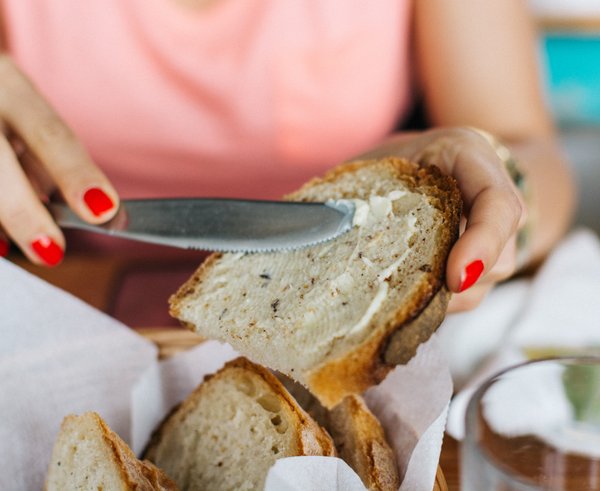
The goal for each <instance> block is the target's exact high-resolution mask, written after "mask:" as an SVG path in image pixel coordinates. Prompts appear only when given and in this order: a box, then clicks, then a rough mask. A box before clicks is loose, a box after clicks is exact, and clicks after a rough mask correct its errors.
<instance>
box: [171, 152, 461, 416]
mask: <svg viewBox="0 0 600 491" xmlns="http://www.w3.org/2000/svg"><path fill="white" fill-rule="evenodd" d="M287 199H290V200H294V201H326V200H328V199H351V200H355V203H356V213H355V220H354V221H355V226H354V227H353V228H352V230H351V231H350V232H348V233H346V234H344V235H343V236H341V237H338V238H336V239H335V240H332V241H329V242H327V243H324V244H319V245H315V246H312V247H308V248H304V249H301V250H295V251H288V252H277V253H269V254H214V255H212V256H210V257H209V258H208V259H207V260H206V261H205V262H204V263H203V264H202V265H201V266H200V268H199V269H198V270H197V271H196V273H195V274H194V275H193V276H192V278H190V279H189V280H188V281H187V282H186V283H185V284H184V285H183V286H182V287H181V288H180V289H179V291H178V292H177V293H176V294H175V295H174V296H173V297H172V298H171V300H170V304H171V314H172V315H173V316H175V317H176V318H178V319H180V320H181V321H182V323H184V324H185V325H188V326H189V327H191V328H192V329H194V330H196V332H198V333H199V334H200V335H202V336H204V337H207V338H213V339H219V340H221V341H225V342H228V343H230V344H231V345H232V346H233V347H234V348H235V349H236V350H238V351H239V352H241V353H242V354H243V355H245V356H247V357H249V358H250V359H251V360H253V361H255V362H257V363H260V364H262V365H265V366H268V367H270V368H273V369H276V370H278V371H280V372H283V373H285V374H287V375H289V376H290V377H292V378H294V379H295V380H297V381H299V382H301V383H302V384H303V385H305V386H307V387H308V388H309V389H310V390H311V392H313V393H314V394H315V395H317V397H318V398H319V399H320V400H321V402H322V403H323V404H325V405H326V406H327V407H333V406H334V405H335V404H337V403H338V402H340V401H341V400H342V399H343V397H344V396H346V395H348V394H353V393H362V392H363V391H364V390H365V389H366V388H368V387H369V386H371V385H374V384H376V383H378V382H380V381H381V380H382V379H383V378H384V377H385V375H386V374H387V373H388V371H389V370H390V369H391V368H392V367H393V366H394V365H395V364H397V363H405V362H407V361H408V360H409V359H410V358H411V357H412V356H413V355H414V354H415V352H416V349H417V347H418V345H419V344H420V343H422V342H423V341H425V340H427V339H428V338H429V336H430V335H431V334H432V333H433V331H434V330H435V329H436V328H437V326H438V325H439V323H440V322H441V320H442V319H443V316H444V314H445V310H446V306H447V303H448V300H449V296H450V295H449V292H448V290H447V289H446V287H445V264H446V260H447V257H448V254H449V251H450V248H451V247H452V245H453V243H454V242H455V240H456V238H457V237H458V226H459V220H460V214H461V200H460V194H459V191H458V189H457V187H456V184H455V182H454V180H453V179H452V178H451V177H448V176H446V175H443V174H442V173H441V172H440V171H439V170H438V169H437V168H436V167H432V166H427V167H419V166H418V165H416V164H413V163H410V162H408V161H405V160H401V159H396V158H386V159H382V160H371V161H361V162H354V163H351V164H345V165H342V166H339V167H337V168H335V169H333V170H332V171H330V172H329V173H327V174H326V175H325V176H324V177H323V178H318V179H314V180H312V181H311V182H309V183H308V184H306V185H305V186H304V187H302V188H301V189H300V190H299V191H297V192H295V193H293V194H292V195H290V196H288V197H287ZM423 313H424V315H421V314H423Z"/></svg>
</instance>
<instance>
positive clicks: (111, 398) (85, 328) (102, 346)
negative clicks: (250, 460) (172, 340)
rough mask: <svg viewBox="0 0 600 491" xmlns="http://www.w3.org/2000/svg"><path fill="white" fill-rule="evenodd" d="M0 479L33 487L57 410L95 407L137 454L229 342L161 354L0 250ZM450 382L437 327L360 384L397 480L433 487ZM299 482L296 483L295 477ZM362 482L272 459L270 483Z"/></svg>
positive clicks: (331, 464)
mask: <svg viewBox="0 0 600 491" xmlns="http://www.w3.org/2000/svg"><path fill="white" fill-rule="evenodd" d="M0 291H2V292H3V295H1V296H0V312H1V314H0V334H1V338H0V339H1V341H0V456H1V457H2V458H0V489H2V490H4V489H6V490H38V489H41V488H42V486H43V482H44V477H45V474H46V469H47V466H48V463H49V460H50V455H51V450H52V445H53V443H54V440H55V438H56V435H57V433H58V429H59V426H60V423H61V421H62V419H63V417H64V416H65V415H67V414H69V413H76V414H81V413H83V412H85V411H90V410H91V411H96V412H98V413H99V414H100V415H101V416H102V417H103V418H104V419H105V420H106V421H107V423H108V424H109V426H110V427H111V428H113V429H114V430H115V431H116V432H117V433H118V434H119V435H120V436H121V437H122V438H123V439H124V440H125V441H127V442H128V443H129V444H130V445H131V446H132V448H133V450H134V451H135V452H136V453H139V452H140V451H141V450H142V449H143V447H144V445H145V444H146V442H147V439H148V437H149V435H150V432H151V431H152V429H153V428H154V427H155V425H156V424H158V422H159V421H160V420H161V419H162V418H163V417H164V415H165V414H166V413H167V411H168V410H169V409H170V408H171V407H172V406H173V405H174V404H176V403H178V402H179V401H181V400H182V399H183V398H184V397H186V396H187V394H188V393H189V392H191V391H192V390H193V388H194V387H196V386H197V384H198V383H199V382H200V381H201V380H202V378H203V377H204V375H206V374H208V373H213V372H214V371H216V370H217V369H218V368H220V367H221V366H222V365H223V363H225V362H226V361H227V360H229V359H232V358H234V357H235V356H237V355H236V353H235V352H234V351H233V349H232V348H231V347H229V346H227V345H222V344H219V343H216V342H207V343H203V344H202V345H200V346H198V347H197V348H195V349H192V350H190V351H188V352H185V353H182V354H180V355H177V356H174V357H172V358H170V359H169V360H167V361H165V362H161V363H159V362H158V361H157V352H156V348H155V347H154V345H153V344H151V343H150V342H148V341H146V340H145V339H143V338H142V337H140V336H139V335H137V334H136V333H135V332H134V331H132V330H130V329H129V328H127V327H125V326H123V325H121V324H119V323H118V322H116V321H115V320H113V319H111V318H109V317H108V316H106V315H104V314H102V313H100V312H98V311H96V310H94V309H93V308H91V307H89V306H88V305H86V304H84V303H83V302H81V301H80V300H78V299H76V298H74V297H72V296H71V295H69V294H67V293H65V292H63V291H61V290H59V289H57V288H54V287H52V286H50V285H48V284H46V283H44V282H43V281H41V280H39V279H38V278H36V277H34V276H32V275H30V274H28V273H26V272H25V271H23V270H21V269H20V268H18V267H16V266H14V265H12V264H11V263H9V262H7V261H5V260H1V259H0ZM451 392H452V385H451V380H450V375H449V372H448V370H447V367H446V365H445V361H444V356H443V354H442V352H441V349H440V347H439V344H438V343H437V340H436V338H435V336H434V337H433V338H432V339H431V340H430V341H429V342H428V343H426V344H424V345H422V346H421V347H420V348H419V350H418V353H417V356H416V357H415V358H414V359H413V360H411V362H410V363H409V364H408V365H407V366H404V367H398V368H397V369H396V370H394V371H393V372H392V373H391V374H390V376H388V378H386V380H385V381H384V382H383V383H382V384H380V385H379V386H378V387H376V388H373V389H371V390H369V391H368V392H367V394H366V398H367V401H368V403H369V404H370V405H371V408H372V409H373V411H374V413H375V414H376V415H377V416H378V417H379V418H380V419H381V421H382V423H383V425H384V428H385V430H386V433H387V435H388V439H389V441H390V442H391V444H392V446H393V448H394V450H395V452H396V457H397V461H398V465H399V468H400V472H401V474H402V475H403V476H404V481H403V484H402V486H401V488H400V489H402V490H406V491H411V490H415V491H423V490H429V489H432V488H433V483H434V479H435V472H436V468H437V462H438V460H439V454H440V448H441V441H442V436H443V428H444V423H445V419H446V413H447V407H448V402H449V399H450V395H451ZM298 486H300V487H298ZM286 489H289V490H293V489H303V490H307V491H310V490H312V489H314V490H321V489H327V490H330V489H339V490H345V489H357V490H358V489H360V490H364V486H362V484H361V483H360V480H359V479H358V477H357V476H356V474H354V472H353V471H352V470H351V469H350V468H349V467H348V466H347V465H345V464H344V463H343V462H342V461H340V460H339V459H333V458H308V457H301V458H291V459H281V460H280V461H278V462H277V465H275V466H274V467H273V468H272V469H271V472H270V474H269V476H268V482H267V485H266V488H265V490H266V491H284V490H286Z"/></svg>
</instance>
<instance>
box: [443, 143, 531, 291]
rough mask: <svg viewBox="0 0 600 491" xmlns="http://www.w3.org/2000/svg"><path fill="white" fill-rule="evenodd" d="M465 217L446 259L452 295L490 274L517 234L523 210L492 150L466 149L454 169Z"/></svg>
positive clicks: (482, 148) (448, 282)
mask: <svg viewBox="0 0 600 491" xmlns="http://www.w3.org/2000/svg"><path fill="white" fill-rule="evenodd" d="M453 174H454V176H455V177H456V179H457V181H458V183H459V187H460V189H461V193H462V195H463V200H464V205H465V211H466V214H467V216H468V219H467V225H466V229H465V231H464V233H463V234H462V235H461V236H460V238H459V240H458V241H457V242H456V244H455V245H454V247H453V248H452V251H451V253H450V256H449V258H448V267H447V274H446V281H447V284H448V287H449V288H450V289H451V290H452V291H454V292H460V291H464V290H466V289H467V288H470V287H471V286H472V285H473V284H474V283H475V282H476V281H477V280H478V279H479V277H481V275H483V274H485V273H488V272H490V271H491V270H492V269H493V267H494V265H495V264H496V262H497V260H498V258H499V256H500V254H501V252H502V251H503V250H504V248H505V247H506V245H507V243H508V242H509V240H510V239H511V238H512V237H513V236H514V234H515V233H516V230H517V227H518V224H519V222H520V219H521V216H522V213H523V208H522V205H521V201H520V200H519V197H518V196H517V193H516V192H515V188H514V186H513V184H512V182H511V181H510V178H509V177H508V175H507V173H506V172H505V170H504V168H503V166H502V164H501V162H499V159H498V157H497V155H495V152H494V151H493V149H491V148H488V147H486V146H485V145H484V146H483V147H482V146H479V147H477V146H474V147H472V146H465V147H463V149H462V150H461V151H460V152H459V153H458V154H457V157H456V163H455V166H454V172H453Z"/></svg>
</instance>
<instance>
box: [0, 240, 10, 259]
mask: <svg viewBox="0 0 600 491" xmlns="http://www.w3.org/2000/svg"><path fill="white" fill-rule="evenodd" d="M8 251H10V244H9V243H8V240H4V239H2V238H0V257H6V256H8Z"/></svg>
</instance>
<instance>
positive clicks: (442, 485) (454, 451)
mask: <svg viewBox="0 0 600 491" xmlns="http://www.w3.org/2000/svg"><path fill="white" fill-rule="evenodd" d="M9 259H10V260H11V261H13V262H14V263H16V264H18V265H19V266H21V267H23V268H24V269H26V270H28V271H29V272H31V273H33V274H35V275H37V276H39V277H40V278H42V279H44V280H46V281H48V282H49V283H51V284H53V285H55V286H58V287H59V288H61V289H63V290H65V291H68V292H70V293H72V294H73V295H75V296H77V297H79V298H81V299H82V300H84V301H85V302H87V303H88V304H90V305H92V306H93V307H96V308H98V309H99V310H102V311H104V312H107V313H109V314H110V313H111V312H110V307H111V304H112V301H113V297H114V286H115V282H116V281H117V279H118V278H119V277H120V276H122V275H123V271H124V270H125V269H126V268H127V267H128V264H129V263H130V258H123V257H119V258H115V257H111V258H107V257H103V258H98V257H93V258H92V257H89V256H86V255H83V254H70V255H67V256H66V258H65V260H64V261H63V263H62V264H61V265H60V266H59V267H57V268H52V269H49V268H44V267H39V266H34V265H31V264H30V263H28V262H27V261H26V260H25V259H24V258H23V257H22V256H21V255H19V254H15V253H13V254H11V256H10V257H9ZM138 266H139V264H138ZM192 271H193V269H192ZM165 308H166V305H165ZM136 330H137V331H138V332H140V334H142V335H144V336H146V337H148V338H150V339H152V340H153V341H154V342H155V343H156V344H157V346H158V347H159V350H160V353H159V356H161V357H163V358H164V357H168V356H170V355H171V354H173V353H175V352H177V351H181V350H182V349H185V348H186V347H189V346H191V345H193V344H196V343H197V342H198V336H196V335H195V334H193V333H191V332H189V331H187V330H185V329H182V328H177V327H175V328H173V327H171V328H164V327H139V328H137V329H136ZM458 459H459V444H458V442H457V441H456V440H454V439H453V438H452V437H451V436H449V435H445V437H444V443H443V446H442V452H441V456H440V469H441V474H443V476H440V475H439V474H440V472H438V479H437V484H436V485H437V487H436V488H434V491H445V490H446V489H447V490H449V491H458V489H459V471H458ZM440 469H438V471H439V470H440ZM444 481H445V482H444Z"/></svg>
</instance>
